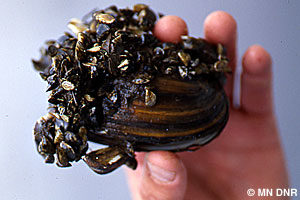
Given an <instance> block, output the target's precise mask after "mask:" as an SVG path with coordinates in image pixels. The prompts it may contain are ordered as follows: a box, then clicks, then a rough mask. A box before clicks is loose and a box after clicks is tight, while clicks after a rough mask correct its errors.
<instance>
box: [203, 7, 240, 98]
mask: <svg viewBox="0 0 300 200" xmlns="http://www.w3.org/2000/svg"><path fill="white" fill-rule="evenodd" d="M204 34H205V38H206V40H208V41H209V42H212V43H215V44H217V43H221V44H223V45H224V46H225V48H226V49H227V56H228V58H229V61H230V62H229V66H230V67H231V68H232V71H233V74H234V70H235V66H236V38H237V24H236V21H235V20H234V18H233V17H232V16H231V15H230V14H228V13H226V12H224V11H216V12H213V13H211V14H210V15H208V16H207V17H206V19H205V22H204ZM225 90H226V92H227V95H228V97H229V98H230V99H232V90H233V76H232V75H231V76H230V77H228V79H227V84H226V87H225Z"/></svg>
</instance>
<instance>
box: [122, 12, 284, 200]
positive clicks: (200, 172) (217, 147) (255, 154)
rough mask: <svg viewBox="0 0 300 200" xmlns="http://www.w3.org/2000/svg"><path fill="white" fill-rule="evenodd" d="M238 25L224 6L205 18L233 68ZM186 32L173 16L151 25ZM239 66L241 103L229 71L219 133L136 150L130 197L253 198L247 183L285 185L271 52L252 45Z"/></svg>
mask: <svg viewBox="0 0 300 200" xmlns="http://www.w3.org/2000/svg"><path fill="white" fill-rule="evenodd" d="M236 27H237V25H236V22H235V20H234V19H233V17H232V16H231V15H229V14H228V13H225V12H222V11H217V12H214V13H212V14H210V15H209V16H208V17H207V18H206V20H205V23H204V32H205V38H206V39H207V40H208V41H210V42H212V43H221V44H223V45H224V46H225V47H226V48H227V51H228V57H229V59H230V67H231V68H232V70H233V71H234V70H235V67H236V36H237V30H236ZM186 33H187V27H186V24H185V22H184V21H183V20H182V19H180V18H179V17H175V16H166V17H163V18H162V19H160V21H158V23H157V24H156V26H155V28H154V34H155V35H156V36H157V37H158V38H159V39H161V40H162V41H168V42H178V41H179V40H180V35H182V34H186ZM242 67H243V74H242V79H241V107H240V108H238V109H236V108H233V107H232V93H233V76H232V75H231V76H230V77H228V80H227V84H226V87H225V90H226V92H227V95H228V97H229V99H230V101H231V108H230V118H229V121H228V124H227V126H226V128H225V129H224V131H223V132H222V133H221V135H220V136H219V137H218V138H217V139H216V140H214V141H212V142H211V143H210V144H208V145H207V146H205V147H203V148H201V149H199V150H197V151H196V152H192V153H190V152H182V153H177V154H174V153H171V152H165V151H154V152H150V153H147V154H146V153H138V154H137V160H138V168H137V169H136V170H135V171H132V170H127V174H128V179H129V185H130V188H131V192H132V196H133V199H159V200H165V199H192V200H193V199H205V200H209V199H230V200H233V199H247V198H249V199H251V197H248V195H247V190H248V189H249V188H253V189H257V188H269V189H271V188H273V189H274V188H285V187H287V186H288V178H287V171H286V168H285V160H284V156H283V153H282V149H281V146H280V140H279V137H278V129H277V127H276V119H275V116H274V112H273V101H272V69H271V57H270V55H269V54H268V53H267V52H266V51H265V50H264V49H263V48H262V47H261V46H259V45H253V46H251V47H249V48H248V50H247V51H246V52H245V54H244V56H243V60H242ZM256 197H257V196H256ZM252 199H253V197H252Z"/></svg>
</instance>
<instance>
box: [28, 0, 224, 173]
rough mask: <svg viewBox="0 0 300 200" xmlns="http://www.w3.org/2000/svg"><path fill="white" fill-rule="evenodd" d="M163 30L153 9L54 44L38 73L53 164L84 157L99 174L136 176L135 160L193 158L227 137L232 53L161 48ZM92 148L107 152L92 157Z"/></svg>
mask: <svg viewBox="0 0 300 200" xmlns="http://www.w3.org/2000/svg"><path fill="white" fill-rule="evenodd" d="M155 21H156V15H155V13H154V12H153V11H152V10H151V9H150V8H149V7H148V6H146V5H142V4H138V5H136V6H135V7H134V8H133V10H130V9H129V8H126V9H118V8H117V7H115V6H112V7H109V8H107V9H104V10H99V11H93V12H92V13H90V14H89V15H87V16H86V18H85V19H83V20H77V19H72V20H71V22H70V23H69V25H68V27H69V28H70V29H71V31H72V32H73V34H71V33H65V35H64V36H62V37H61V38H60V39H58V40H57V41H55V40H50V41H48V42H46V47H45V48H43V49H42V50H41V53H42V56H41V59H40V60H33V64H34V66H35V69H36V70H38V71H40V75H41V77H42V78H43V80H45V81H47V82H48V87H47V92H49V98H48V102H49V111H48V113H47V114H46V115H45V116H43V117H41V118H40V120H38V121H37V122H36V125H35V128H34V131H33V132H34V138H35V142H36V144H37V150H38V152H39V153H40V154H41V155H42V156H43V157H44V158H45V161H46V162H47V163H53V162H55V160H56V164H57V165H58V166H60V167H68V166H71V164H70V162H73V161H78V160H80V159H81V158H82V157H84V160H85V162H86V163H87V164H88V165H89V166H90V167H91V168H92V169H93V170H94V171H96V172H97V173H109V172H110V171H112V170H114V169H116V168H117V167H119V166H120V165H122V164H126V165H127V166H129V167H131V168H133V169H134V168H135V167H136V165H137V163H136V160H135V158H134V152H135V151H151V150H170V151H184V150H193V149H194V148H195V147H199V146H201V145H204V144H206V143H208V142H210V141H211V140H212V139H214V138H215V137H216V136H218V135H219V133H220V132H221V131H222V129H223V128H224V126H225V124H226V122H227V120H228V112H229V111H228V100H227V97H226V95H225V92H224V90H223V84H224V81H225V79H226V78H225V73H226V72H228V71H230V69H229V67H228V66H227V65H228V59H227V57H226V50H225V48H223V46H222V45H221V44H217V45H215V44H210V43H209V42H207V41H205V40H204V39H201V38H193V37H189V36H182V38H181V39H182V40H181V42H179V43H177V44H173V43H164V42H161V41H159V40H158V39H157V38H156V37H155V36H154V35H153V33H152V31H151V30H152V29H153V27H154V25H155ZM88 140H91V141H94V142H97V143H100V144H105V145H108V147H106V148H105V149H102V150H97V151H94V152H91V153H87V150H88ZM55 154H56V159H55V157H54V155H55Z"/></svg>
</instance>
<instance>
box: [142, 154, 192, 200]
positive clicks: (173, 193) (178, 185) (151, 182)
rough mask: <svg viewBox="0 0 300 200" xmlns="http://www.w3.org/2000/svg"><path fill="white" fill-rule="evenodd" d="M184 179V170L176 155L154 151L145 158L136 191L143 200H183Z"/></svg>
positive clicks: (185, 181)
mask: <svg viewBox="0 0 300 200" xmlns="http://www.w3.org/2000/svg"><path fill="white" fill-rule="evenodd" d="M186 179H187V175H186V169H185V167H184V165H183V163H182V162H181V160H180V159H179V157H178V156H177V155H176V154H174V153H171V152H167V151H154V152H150V153H148V154H146V156H145V159H144V165H143V171H142V175H141V179H140V184H138V185H139V186H138V187H139V189H138V190H137V191H138V192H139V195H140V197H141V199H143V200H146V199H160V200H167V199H172V200H173V199H183V198H184V194H185V190H186V183H187V180H186Z"/></svg>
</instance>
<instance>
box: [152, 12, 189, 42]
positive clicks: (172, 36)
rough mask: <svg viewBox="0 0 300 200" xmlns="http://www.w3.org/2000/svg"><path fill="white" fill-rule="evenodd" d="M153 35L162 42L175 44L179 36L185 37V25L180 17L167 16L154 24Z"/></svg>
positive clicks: (179, 38)
mask: <svg viewBox="0 0 300 200" xmlns="http://www.w3.org/2000/svg"><path fill="white" fill-rule="evenodd" d="M153 33H154V35H155V36H156V37H157V38H158V39H160V40H161V41H163V42H174V43H177V42H179V41H180V40H181V37H180V36H181V35H187V33H188V31H187V26H186V23H185V22H184V21H183V19H181V18H180V17H177V16H173V15H167V16H164V17H162V18H161V19H159V20H158V21H157V23H156V24H155V27H154V30H153Z"/></svg>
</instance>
